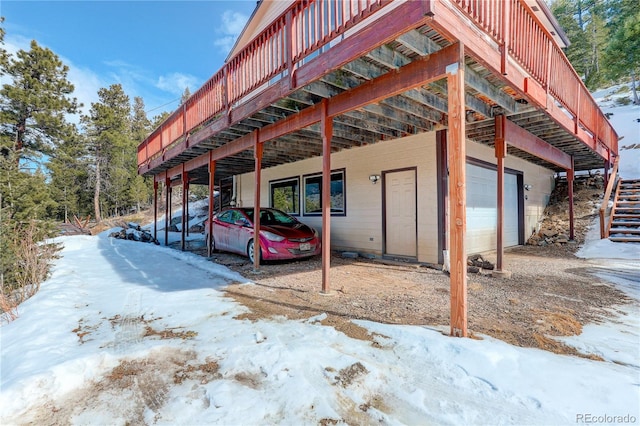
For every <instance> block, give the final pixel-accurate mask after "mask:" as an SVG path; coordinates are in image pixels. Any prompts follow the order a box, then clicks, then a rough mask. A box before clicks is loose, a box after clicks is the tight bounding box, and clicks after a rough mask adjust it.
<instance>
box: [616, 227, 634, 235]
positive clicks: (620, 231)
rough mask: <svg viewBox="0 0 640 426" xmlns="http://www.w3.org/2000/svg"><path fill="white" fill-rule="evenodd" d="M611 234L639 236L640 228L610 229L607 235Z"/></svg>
mask: <svg viewBox="0 0 640 426" xmlns="http://www.w3.org/2000/svg"><path fill="white" fill-rule="evenodd" d="M612 234H638V235H640V228H637V229H632V228H611V230H610V231H609V235H612Z"/></svg>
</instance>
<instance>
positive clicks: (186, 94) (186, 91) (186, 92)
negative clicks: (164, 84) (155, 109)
mask: <svg viewBox="0 0 640 426" xmlns="http://www.w3.org/2000/svg"><path fill="white" fill-rule="evenodd" d="M190 97H191V91H190V90H189V88H188V87H185V89H184V92H182V97H181V98H180V105H182V104H184V103H185V102H187V100H188V99H189V98H190Z"/></svg>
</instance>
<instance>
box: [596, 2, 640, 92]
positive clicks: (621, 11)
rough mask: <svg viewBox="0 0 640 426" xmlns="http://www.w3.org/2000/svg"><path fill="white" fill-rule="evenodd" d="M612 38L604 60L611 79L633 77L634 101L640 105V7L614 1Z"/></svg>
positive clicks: (611, 26)
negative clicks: (639, 86) (639, 96)
mask: <svg viewBox="0 0 640 426" xmlns="http://www.w3.org/2000/svg"><path fill="white" fill-rule="evenodd" d="M611 6H612V7H611V13H613V16H612V19H611V25H610V29H611V33H612V34H611V38H610V41H609V44H608V46H607V49H606V51H605V59H604V62H605V64H606V72H607V75H608V77H609V78H610V79H612V80H614V81H615V80H617V79H620V78H621V77H627V76H629V77H630V78H631V87H632V91H633V102H634V104H636V105H640V100H639V99H638V91H637V81H638V74H639V73H640V9H638V7H637V4H636V5H635V6H632V5H631V2H625V1H614V2H612V5H611Z"/></svg>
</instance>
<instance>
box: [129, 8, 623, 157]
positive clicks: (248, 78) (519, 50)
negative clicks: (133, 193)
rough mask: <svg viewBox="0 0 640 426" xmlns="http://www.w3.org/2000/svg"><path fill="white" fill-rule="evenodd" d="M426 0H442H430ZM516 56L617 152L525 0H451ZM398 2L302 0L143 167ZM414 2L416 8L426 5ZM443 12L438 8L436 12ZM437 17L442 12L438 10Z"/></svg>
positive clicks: (141, 152) (157, 139) (193, 106)
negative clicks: (383, 9) (346, 33)
mask: <svg viewBox="0 0 640 426" xmlns="http://www.w3.org/2000/svg"><path fill="white" fill-rule="evenodd" d="M423 1H426V2H430V1H435V0H423ZM443 1H444V0H443ZM450 1H451V2H452V3H453V4H455V5H456V6H457V7H458V8H459V10H461V11H462V12H463V13H464V14H465V15H467V16H468V17H469V18H470V19H471V20H472V21H473V22H474V23H475V24H476V25H477V26H478V27H479V28H481V29H482V30H483V31H484V32H486V33H487V34H488V35H489V36H490V37H492V38H493V39H494V40H495V41H496V42H497V43H498V44H499V45H500V46H501V47H502V50H503V63H502V64H501V67H502V69H504V62H505V61H506V55H507V53H508V55H510V57H512V58H513V59H515V60H516V61H517V62H518V63H519V64H520V65H521V66H522V67H523V68H524V69H525V70H527V72H529V73H530V74H531V76H532V77H533V79H535V80H536V81H537V82H538V83H539V84H540V85H541V86H542V87H543V88H545V89H546V90H547V92H548V93H549V94H551V95H552V96H553V97H554V98H555V99H556V100H557V101H558V102H559V103H560V104H561V105H562V106H563V107H564V108H565V109H566V110H567V111H568V112H569V113H570V114H571V116H572V117H573V120H574V123H575V129H574V130H575V132H576V133H577V132H578V129H579V128H580V127H581V128H583V129H584V130H585V131H586V132H588V133H589V134H590V135H591V137H592V138H593V144H594V146H595V145H597V144H598V143H600V144H602V145H604V146H605V147H607V148H609V149H610V150H612V151H613V152H614V153H617V150H618V147H617V136H616V133H615V131H614V130H613V128H612V127H611V124H610V123H609V122H608V121H607V120H606V119H605V117H604V115H603V113H602V111H601V110H600V109H599V108H598V106H597V104H596V102H595V100H594V99H593V97H592V96H591V94H590V93H589V91H588V90H587V88H586V87H585V85H584V84H583V83H582V80H581V79H580V77H579V76H578V75H577V74H576V72H575V71H574V70H573V68H572V67H571V64H570V63H569V61H568V60H567V58H566V57H565V55H564V53H563V52H562V50H561V49H560V48H559V47H558V45H557V44H556V43H555V41H554V40H553V38H552V37H551V35H550V34H549V32H548V31H547V29H546V28H545V27H544V25H542V24H541V23H540V21H538V19H537V18H536V16H535V15H534V14H533V12H532V11H531V10H530V9H529V7H528V6H527V5H526V4H525V3H524V0H450ZM390 2H391V0H351V1H344V0H300V1H297V2H296V3H294V4H293V5H292V6H291V7H290V8H289V9H287V11H285V12H284V13H283V14H282V15H280V16H279V17H278V18H277V19H276V20H274V21H273V22H272V23H271V24H270V25H269V26H268V27H267V28H266V29H265V30H264V31H263V32H262V33H260V34H259V35H258V36H257V37H256V38H254V39H253V40H252V41H251V42H250V43H248V44H247V46H245V47H244V48H243V49H242V50H241V51H240V52H239V53H238V54H236V55H235V56H234V57H233V58H231V59H230V60H229V61H228V62H227V63H226V64H225V65H224V66H223V67H222V69H220V70H219V71H218V72H217V73H216V74H214V75H213V76H212V77H211V78H210V79H209V80H208V81H207V82H206V83H205V84H204V85H203V86H202V87H201V88H200V89H198V91H196V92H195V93H194V94H193V95H192V96H191V97H190V98H189V99H188V100H187V101H186V102H185V103H184V104H183V105H181V106H180V108H178V109H177V110H176V111H174V112H173V114H172V115H171V116H170V117H169V118H167V119H166V120H165V121H164V123H162V125H161V126H160V127H158V128H157V129H156V130H155V131H154V132H153V133H151V135H149V137H148V138H147V139H145V140H144V141H143V142H142V143H141V144H140V145H139V147H138V166H139V167H140V166H143V165H145V164H147V163H148V162H149V161H150V160H151V159H154V158H156V157H158V156H159V155H161V154H162V153H163V152H164V151H165V150H166V149H167V148H168V147H169V146H171V145H172V144H174V143H176V142H178V141H180V140H183V138H184V137H186V135H187V134H188V133H190V132H192V131H193V130H195V129H197V128H198V127H199V126H201V125H203V124H205V123H207V122H210V121H212V120H214V119H216V118H217V117H219V116H221V115H224V114H228V113H229V109H230V107H231V106H232V105H237V104H241V103H243V102H245V100H246V99H248V95H251V94H253V93H252V92H254V91H255V90H256V89H258V88H260V87H261V86H264V85H265V84H268V83H269V82H270V81H271V80H274V79H276V78H279V76H285V75H286V76H289V78H291V76H292V73H293V70H294V69H295V67H297V66H298V65H299V64H300V62H301V61H303V60H304V59H305V58H307V57H309V55H312V54H314V53H316V52H317V51H318V50H319V49H321V48H322V47H324V46H326V45H328V44H329V43H330V42H331V41H332V40H334V39H335V38H337V37H338V36H340V35H342V34H344V33H345V32H346V31H347V30H348V29H349V28H351V27H353V26H354V25H356V24H358V23H359V22H362V21H363V20H364V19H366V18H368V17H370V16H372V15H373V14H375V13H376V12H377V11H378V10H380V9H381V8H383V7H384V6H386V5H388V4H389V3H390ZM421 3H422V2H419V1H415V4H416V7H423V5H422V4H421ZM436 13H437V12H436ZM436 19H437V16H436Z"/></svg>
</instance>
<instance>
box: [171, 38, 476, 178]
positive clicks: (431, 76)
mask: <svg viewBox="0 0 640 426" xmlns="http://www.w3.org/2000/svg"><path fill="white" fill-rule="evenodd" d="M458 53H459V46H458V45H451V46H449V47H446V48H444V49H441V50H439V51H438V52H436V53H434V54H432V55H429V56H426V57H424V58H420V59H418V60H416V61H414V62H412V63H411V64H408V65H407V66H404V67H402V68H400V69H398V70H396V71H392V72H390V73H387V74H384V75H382V76H380V77H378V78H376V79H374V80H369V81H367V82H365V83H363V84H362V85H360V86H358V87H356V88H354V89H352V90H350V91H345V92H341V93H339V94H337V95H336V96H333V97H331V98H328V99H327V100H326V105H327V115H328V116H329V117H331V118H333V117H335V116H338V115H341V114H344V113H347V112H350V111H354V110H356V109H359V108H361V107H363V106H366V105H368V104H372V103H375V102H377V101H380V100H382V99H384V98H385V97H387V96H393V95H396V94H399V93H402V92H404V91H407V90H410V89H413V88H415V87H418V86H420V85H423V84H426V83H428V82H429V81H434V80H437V79H440V78H444V76H445V68H446V66H447V65H448V64H450V63H453V62H455V61H456V59H457V56H456V55H457V54H458ZM463 87H464V86H463ZM463 96H464V90H463ZM321 108H322V107H321V104H316V105H314V106H311V107H308V108H305V109H303V110H302V111H300V112H298V113H296V114H292V115H289V116H288V117H286V118H283V119H282V120H280V121H277V122H275V123H272V124H269V125H267V126H264V127H263V128H261V129H260V132H259V138H258V143H264V142H266V141H269V140H271V139H275V138H278V137H280V136H283V135H286V134H289V133H292V132H294V131H296V130H298V129H301V128H304V127H307V126H310V125H312V124H314V123H318V122H320V120H321V119H322V110H321ZM463 116H464V112H463ZM207 133H208V132H207ZM254 133H257V131H254V132H252V133H249V134H246V135H244V136H242V137H240V138H238V139H236V140H234V141H232V142H229V143H227V144H225V145H223V146H221V147H219V148H216V149H214V150H212V154H211V155H212V159H213V160H220V159H222V158H225V157H228V156H231V155H234V154H237V153H240V152H242V151H246V150H248V149H251V148H252V147H253V138H254V136H253V135H254ZM192 140H193V137H192ZM208 161H209V155H208V154H207V153H204V154H201V155H200V156H199V157H196V158H194V159H192V160H189V161H188V162H186V163H185V170H186V171H191V170H194V169H197V168H200V167H204V166H205V165H206V164H207V162H208ZM181 171H182V167H181V166H175V167H173V168H171V169H169V170H168V171H167V175H168V176H176V175H178V174H180V173H181Z"/></svg>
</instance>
